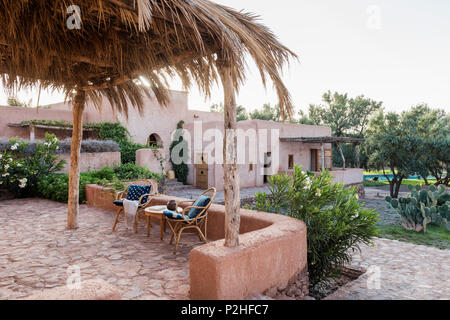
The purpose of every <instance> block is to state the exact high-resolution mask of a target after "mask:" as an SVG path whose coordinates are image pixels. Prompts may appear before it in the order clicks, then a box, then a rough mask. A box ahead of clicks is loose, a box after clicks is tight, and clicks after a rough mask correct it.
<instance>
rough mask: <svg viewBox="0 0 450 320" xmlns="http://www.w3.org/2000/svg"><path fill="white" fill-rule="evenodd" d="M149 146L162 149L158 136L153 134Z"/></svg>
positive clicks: (149, 139) (148, 141) (148, 140)
mask: <svg viewBox="0 0 450 320" xmlns="http://www.w3.org/2000/svg"><path fill="white" fill-rule="evenodd" d="M147 146H149V147H151V148H162V143H161V138H160V137H159V136H158V135H157V134H156V133H153V134H151V135H150V136H149V137H148V139H147Z"/></svg>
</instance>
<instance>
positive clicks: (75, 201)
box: [67, 90, 86, 229]
mask: <svg viewBox="0 0 450 320" xmlns="http://www.w3.org/2000/svg"><path fill="white" fill-rule="evenodd" d="M85 102H86V92H85V91H83V90H78V91H77V93H76V95H75V99H74V104H73V131H72V145H71V149H70V174H69V201H68V208H69V210H68V217H67V228H68V229H77V228H78V211H79V198H80V151H81V140H82V139H83V111H84V106H85Z"/></svg>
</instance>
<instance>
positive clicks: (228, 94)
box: [219, 63, 241, 248]
mask: <svg viewBox="0 0 450 320" xmlns="http://www.w3.org/2000/svg"><path fill="white" fill-rule="evenodd" d="M219 74H220V77H221V80H222V84H223V89H224V120H225V128H224V129H225V134H224V143H223V157H224V165H223V169H224V186H225V246H226V247H231V248H234V247H237V246H239V229H240V225H241V217H240V208H241V199H240V183H239V174H238V170H237V136H236V122H237V121H236V96H235V89H234V84H233V79H232V74H231V67H230V66H229V65H227V64H226V63H222V64H221V65H220V67H219Z"/></svg>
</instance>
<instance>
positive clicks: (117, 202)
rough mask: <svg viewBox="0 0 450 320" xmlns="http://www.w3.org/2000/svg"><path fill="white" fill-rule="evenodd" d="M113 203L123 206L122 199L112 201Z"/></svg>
mask: <svg viewBox="0 0 450 320" xmlns="http://www.w3.org/2000/svg"><path fill="white" fill-rule="evenodd" d="M114 205H115V206H118V207H123V200H117V201H114Z"/></svg>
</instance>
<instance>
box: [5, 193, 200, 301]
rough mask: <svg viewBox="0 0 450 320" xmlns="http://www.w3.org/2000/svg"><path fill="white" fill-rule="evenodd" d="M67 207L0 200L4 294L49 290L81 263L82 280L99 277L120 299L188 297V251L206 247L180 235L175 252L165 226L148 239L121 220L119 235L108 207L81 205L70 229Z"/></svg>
mask: <svg viewBox="0 0 450 320" xmlns="http://www.w3.org/2000/svg"><path fill="white" fill-rule="evenodd" d="M66 215H67V205H65V204H60V203H56V202H52V201H47V200H42V199H21V200H8V201H1V202H0V299H20V298H24V297H26V296H28V295H30V294H31V293H36V292H39V291H41V290H42V289H45V288H53V287H59V286H64V285H66V281H67V279H68V275H69V273H68V267H70V266H79V267H80V268H81V278H82V280H89V279H96V278H100V279H103V280H105V281H108V282H110V283H111V284H113V285H114V286H116V287H117V288H118V289H119V291H120V293H121V295H122V298H123V299H152V300H154V299H180V300H182V299H188V295H189V252H190V251H191V250H192V248H193V246H195V245H201V243H200V242H198V237H197V236H195V235H189V234H183V238H182V244H181V247H180V250H179V253H178V254H177V255H176V256H175V255H173V253H172V250H173V247H172V246H170V245H169V240H170V235H169V228H168V229H167V233H166V237H165V239H164V241H161V240H160V239H159V225H155V224H154V225H153V226H154V227H153V229H152V232H151V237H150V238H147V237H146V231H145V226H144V225H145V223H141V224H140V227H141V229H140V232H139V234H137V235H136V234H133V233H128V232H127V231H126V230H125V228H124V227H123V224H122V225H120V226H119V228H118V230H117V231H116V232H115V233H112V231H111V227H112V224H113V220H114V215H113V214H112V213H110V212H107V211H103V210H99V209H96V208H91V207H88V206H85V205H82V206H81V207H80V216H79V221H80V228H79V229H78V230H75V231H73V230H66V229H65V227H66V218H67V217H66Z"/></svg>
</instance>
